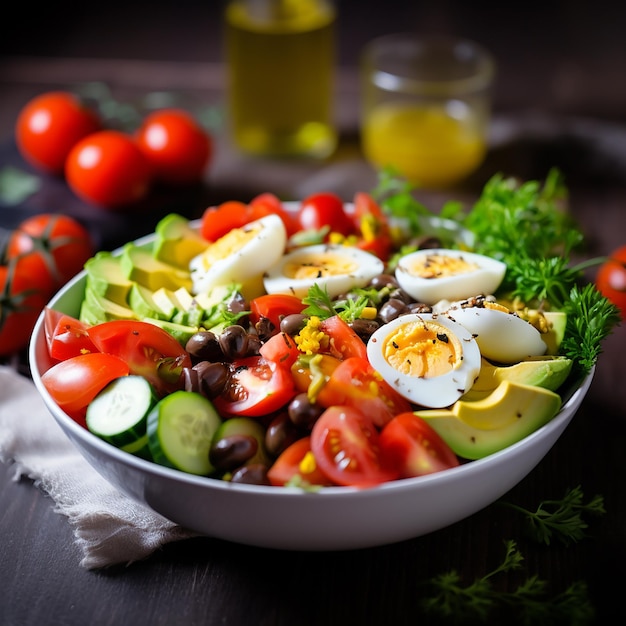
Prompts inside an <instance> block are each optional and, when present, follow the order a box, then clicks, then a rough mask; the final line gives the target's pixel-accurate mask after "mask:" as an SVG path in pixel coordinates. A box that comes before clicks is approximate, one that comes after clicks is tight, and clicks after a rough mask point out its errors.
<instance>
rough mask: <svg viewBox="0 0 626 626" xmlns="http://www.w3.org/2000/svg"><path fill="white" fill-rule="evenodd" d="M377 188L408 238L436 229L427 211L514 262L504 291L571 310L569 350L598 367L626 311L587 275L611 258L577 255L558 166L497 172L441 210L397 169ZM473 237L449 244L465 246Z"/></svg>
mask: <svg viewBox="0 0 626 626" xmlns="http://www.w3.org/2000/svg"><path fill="white" fill-rule="evenodd" d="M372 195H373V197H374V198H375V199H376V200H377V201H378V202H379V203H380V205H381V208H382V209H383V211H384V212H385V213H386V214H387V215H388V216H389V218H390V219H392V220H393V221H395V222H396V223H398V222H399V223H401V224H402V225H403V228H404V235H405V237H406V239H407V241H408V240H410V239H412V238H416V237H419V236H423V235H424V234H428V233H425V231H424V219H423V218H424V216H425V215H427V214H429V215H430V217H441V218H445V219H447V220H451V222H452V223H455V224H456V225H457V226H458V227H459V228H460V229H462V230H464V231H465V232H467V233H469V234H471V235H472V237H471V240H472V242H473V244H472V251H473V252H477V253H479V254H484V255H485V256H490V257H493V258H496V259H498V260H500V261H502V262H504V263H505V264H506V265H507V271H506V274H505V277H504V280H503V282H502V285H501V286H500V288H499V290H498V294H497V295H501V296H502V297H505V298H507V299H511V300H517V301H519V302H522V303H523V304H524V305H525V306H528V307H532V308H537V309H540V310H560V311H565V312H566V313H567V327H566V332H565V338H564V341H563V343H562V346H561V352H562V354H564V355H565V356H567V357H569V358H571V359H572V360H573V362H574V366H575V369H576V371H577V374H579V375H580V376H585V375H586V374H588V373H589V372H590V371H591V369H592V367H593V366H594V365H595V363H596V361H597V358H598V356H599V354H600V352H601V344H602V341H603V340H604V339H605V338H606V337H607V336H608V335H609V334H610V333H611V332H612V330H613V328H614V327H615V326H616V325H617V324H618V323H619V322H620V319H621V316H620V312H619V309H618V308H617V307H616V306H615V305H614V304H613V303H612V302H611V301H610V300H608V299H607V298H605V297H604V296H603V295H602V294H601V293H600V292H599V291H598V290H597V289H596V288H595V286H594V285H593V284H590V283H588V284H585V281H584V270H585V269H586V268H588V267H590V266H593V265H598V264H600V263H602V262H604V261H605V260H606V259H605V258H604V257H602V258H595V259H589V260H587V261H584V262H582V263H579V264H577V265H572V263H571V256H572V254H573V253H574V252H575V251H577V250H579V249H580V247H581V245H582V242H583V238H584V237H583V233H582V231H581V230H580V229H579V228H578V226H577V224H576V223H575V221H574V220H573V218H572V217H571V215H570V214H569V213H568V210H567V200H568V191H567V188H566V186H565V184H564V182H563V178H562V176H561V174H560V172H559V171H558V170H557V169H553V170H551V171H550V172H549V173H548V175H547V177H546V180H545V181H544V182H543V184H542V183H540V182H539V181H526V182H520V181H518V180H517V179H515V178H506V177H504V176H503V175H502V174H496V175H495V176H493V177H492V178H491V179H490V180H489V181H488V182H487V183H486V185H485V186H484V188H483V191H482V193H481V195H480V196H479V198H478V199H477V200H476V202H475V203H474V204H473V205H472V206H471V207H470V208H469V210H466V209H465V208H464V207H463V204H462V203H460V202H454V201H450V202H447V203H446V204H444V206H443V207H442V208H441V211H440V212H439V214H436V213H434V212H430V213H429V212H428V210H427V209H426V208H425V207H424V205H423V204H421V203H420V202H418V201H417V200H416V199H415V198H414V196H413V189H412V188H411V186H410V185H409V184H408V183H406V182H405V181H403V180H402V179H398V178H396V177H395V175H394V173H393V172H392V171H390V170H385V171H383V172H382V173H381V174H380V179H379V185H378V187H377V188H376V189H374V190H373V191H372ZM467 239H468V238H467V237H466V238H465V239H464V240H463V241H462V242H458V241H457V242H454V241H452V242H444V244H443V245H444V246H447V245H452V246H456V247H463V246H466V245H467V244H466V241H467Z"/></svg>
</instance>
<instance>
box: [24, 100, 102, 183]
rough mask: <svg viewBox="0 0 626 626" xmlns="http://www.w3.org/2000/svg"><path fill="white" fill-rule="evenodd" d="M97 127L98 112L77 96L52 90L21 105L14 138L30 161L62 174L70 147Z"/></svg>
mask: <svg viewBox="0 0 626 626" xmlns="http://www.w3.org/2000/svg"><path fill="white" fill-rule="evenodd" d="M100 127H101V122H100V118H99V116H98V114H97V113H96V112H95V111H94V110H92V109H90V108H88V107H87V106H85V104H84V103H83V102H82V101H81V100H80V99H79V98H78V97H77V96H75V95H74V94H72V93H69V92H65V91H51V92H48V93H43V94H41V95H39V96H37V97H36V98H33V99H32V100H31V101H30V102H28V103H27V104H26V105H25V106H24V107H23V108H22V110H21V111H20V113H19V115H18V118H17V122H16V125H15V140H16V143H17V147H18V150H19V151H20V153H21V155H22V156H23V157H24V159H25V160H27V161H28V162H29V163H31V164H32V165H34V166H35V167H37V168H40V169H43V170H45V171H47V172H50V173H53V174H62V173H63V168H64V166H65V160H66V158H67V155H68V154H69V153H70V150H71V149H72V148H73V146H74V145H75V144H76V143H77V142H78V141H80V140H81V139H82V138H83V137H86V136H87V135H89V134H91V133H93V132H95V131H97V130H99V129H100Z"/></svg>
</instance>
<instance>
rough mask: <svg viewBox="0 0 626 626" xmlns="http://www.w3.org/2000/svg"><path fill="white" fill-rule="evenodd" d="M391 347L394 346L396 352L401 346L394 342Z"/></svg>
mask: <svg viewBox="0 0 626 626" xmlns="http://www.w3.org/2000/svg"><path fill="white" fill-rule="evenodd" d="M391 345H392V346H393V347H394V348H395V349H396V350H398V349H399V348H400V346H399V345H398V344H397V343H396V342H395V341H392V342H391Z"/></svg>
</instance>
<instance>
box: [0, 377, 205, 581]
mask: <svg viewBox="0 0 626 626" xmlns="http://www.w3.org/2000/svg"><path fill="white" fill-rule="evenodd" d="M0 460H1V461H3V462H5V463H11V462H13V463H14V464H15V467H16V473H15V480H19V478H20V477H21V476H27V477H28V478H30V479H31V480H33V481H34V484H35V485H36V486H38V487H39V488H40V489H42V490H43V491H45V492H46V493H47V494H48V495H49V496H50V497H51V498H52V499H53V501H54V503H55V510H56V511H57V512H58V513H62V514H63V515H66V516H67V517H68V519H69V522H70V524H71V525H72V526H73V528H74V536H75V537H76V543H77V544H78V546H79V547H80V549H81V551H82V555H83V557H82V560H81V561H80V564H81V565H82V566H83V567H85V568H87V569H98V568H103V567H107V566H110V565H116V564H122V563H126V564H129V563H132V562H133V561H138V560H140V559H144V558H146V557H147V556H149V555H150V554H151V553H152V552H154V551H155V550H157V549H158V548H159V547H161V546H162V545H164V544H166V543H169V542H172V541H179V540H182V539H186V538H188V537H192V536H195V534H194V533H192V532H191V531H187V530H185V529H183V528H181V527H180V526H177V525H176V524H174V523H173V522H170V521H169V520H167V519H165V518H164V517H162V516H160V515H159V514H158V513H155V512H154V511H152V510H150V509H149V508H147V507H145V506H143V505H141V504H139V503H137V502H135V501H134V500H132V499H131V498H128V497H127V496H125V495H124V494H122V493H120V492H119V491H117V490H116V489H115V488H114V487H113V486H112V485H110V484H109V483H108V482H107V481H106V480H105V479H104V478H102V477H101V476H100V474H98V473H97V472H96V471H95V470H94V469H93V468H92V467H91V465H89V463H88V462H87V461H86V460H85V459H84V458H83V456H82V455H81V454H80V452H78V450H77V449H76V448H75V447H74V445H73V444H72V443H71V442H70V440H69V439H68V438H67V437H66V436H65V434H64V433H63V431H62V430H61V428H60V426H59V425H58V424H57V423H56V422H55V420H54V418H53V417H52V415H50V413H49V412H48V410H47V408H46V406H45V404H44V402H43V399H42V398H41V396H40V395H39V392H38V391H37V389H36V388H35V385H34V384H33V382H32V381H31V380H29V379H27V378H26V377H24V376H22V375H21V374H19V373H17V372H16V371H15V370H14V369H12V368H11V367H8V366H0Z"/></svg>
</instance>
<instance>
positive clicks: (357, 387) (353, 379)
mask: <svg viewBox="0 0 626 626" xmlns="http://www.w3.org/2000/svg"><path fill="white" fill-rule="evenodd" d="M317 402H319V404H321V405H322V406H323V407H331V406H333V405H345V406H351V407H355V408H359V409H361V410H362V411H363V412H364V413H365V414H367V416H368V417H369V418H370V419H371V420H372V421H373V422H374V424H375V425H376V426H378V427H379V428H381V427H382V426H384V425H385V424H386V423H387V422H388V421H389V420H390V419H391V418H392V417H394V416H396V415H398V414H399V413H404V412H407V411H410V410H411V405H410V404H409V402H408V401H407V400H406V399H405V398H403V397H402V396H401V395H400V394H398V392H397V391H396V390H395V389H394V388H393V387H391V385H389V384H388V383H387V382H386V381H385V380H383V379H382V378H381V377H380V375H379V374H378V372H376V370H375V369H374V368H373V367H372V366H371V365H370V363H369V361H368V360H367V359H361V358H358V357H353V358H350V359H346V360H345V361H342V362H341V363H340V364H339V365H338V366H337V368H336V369H335V370H334V371H333V372H332V374H331V375H330V377H329V379H328V381H327V382H326V384H325V385H324V386H323V387H322V388H321V389H320V392H319V394H318V395H317Z"/></svg>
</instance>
